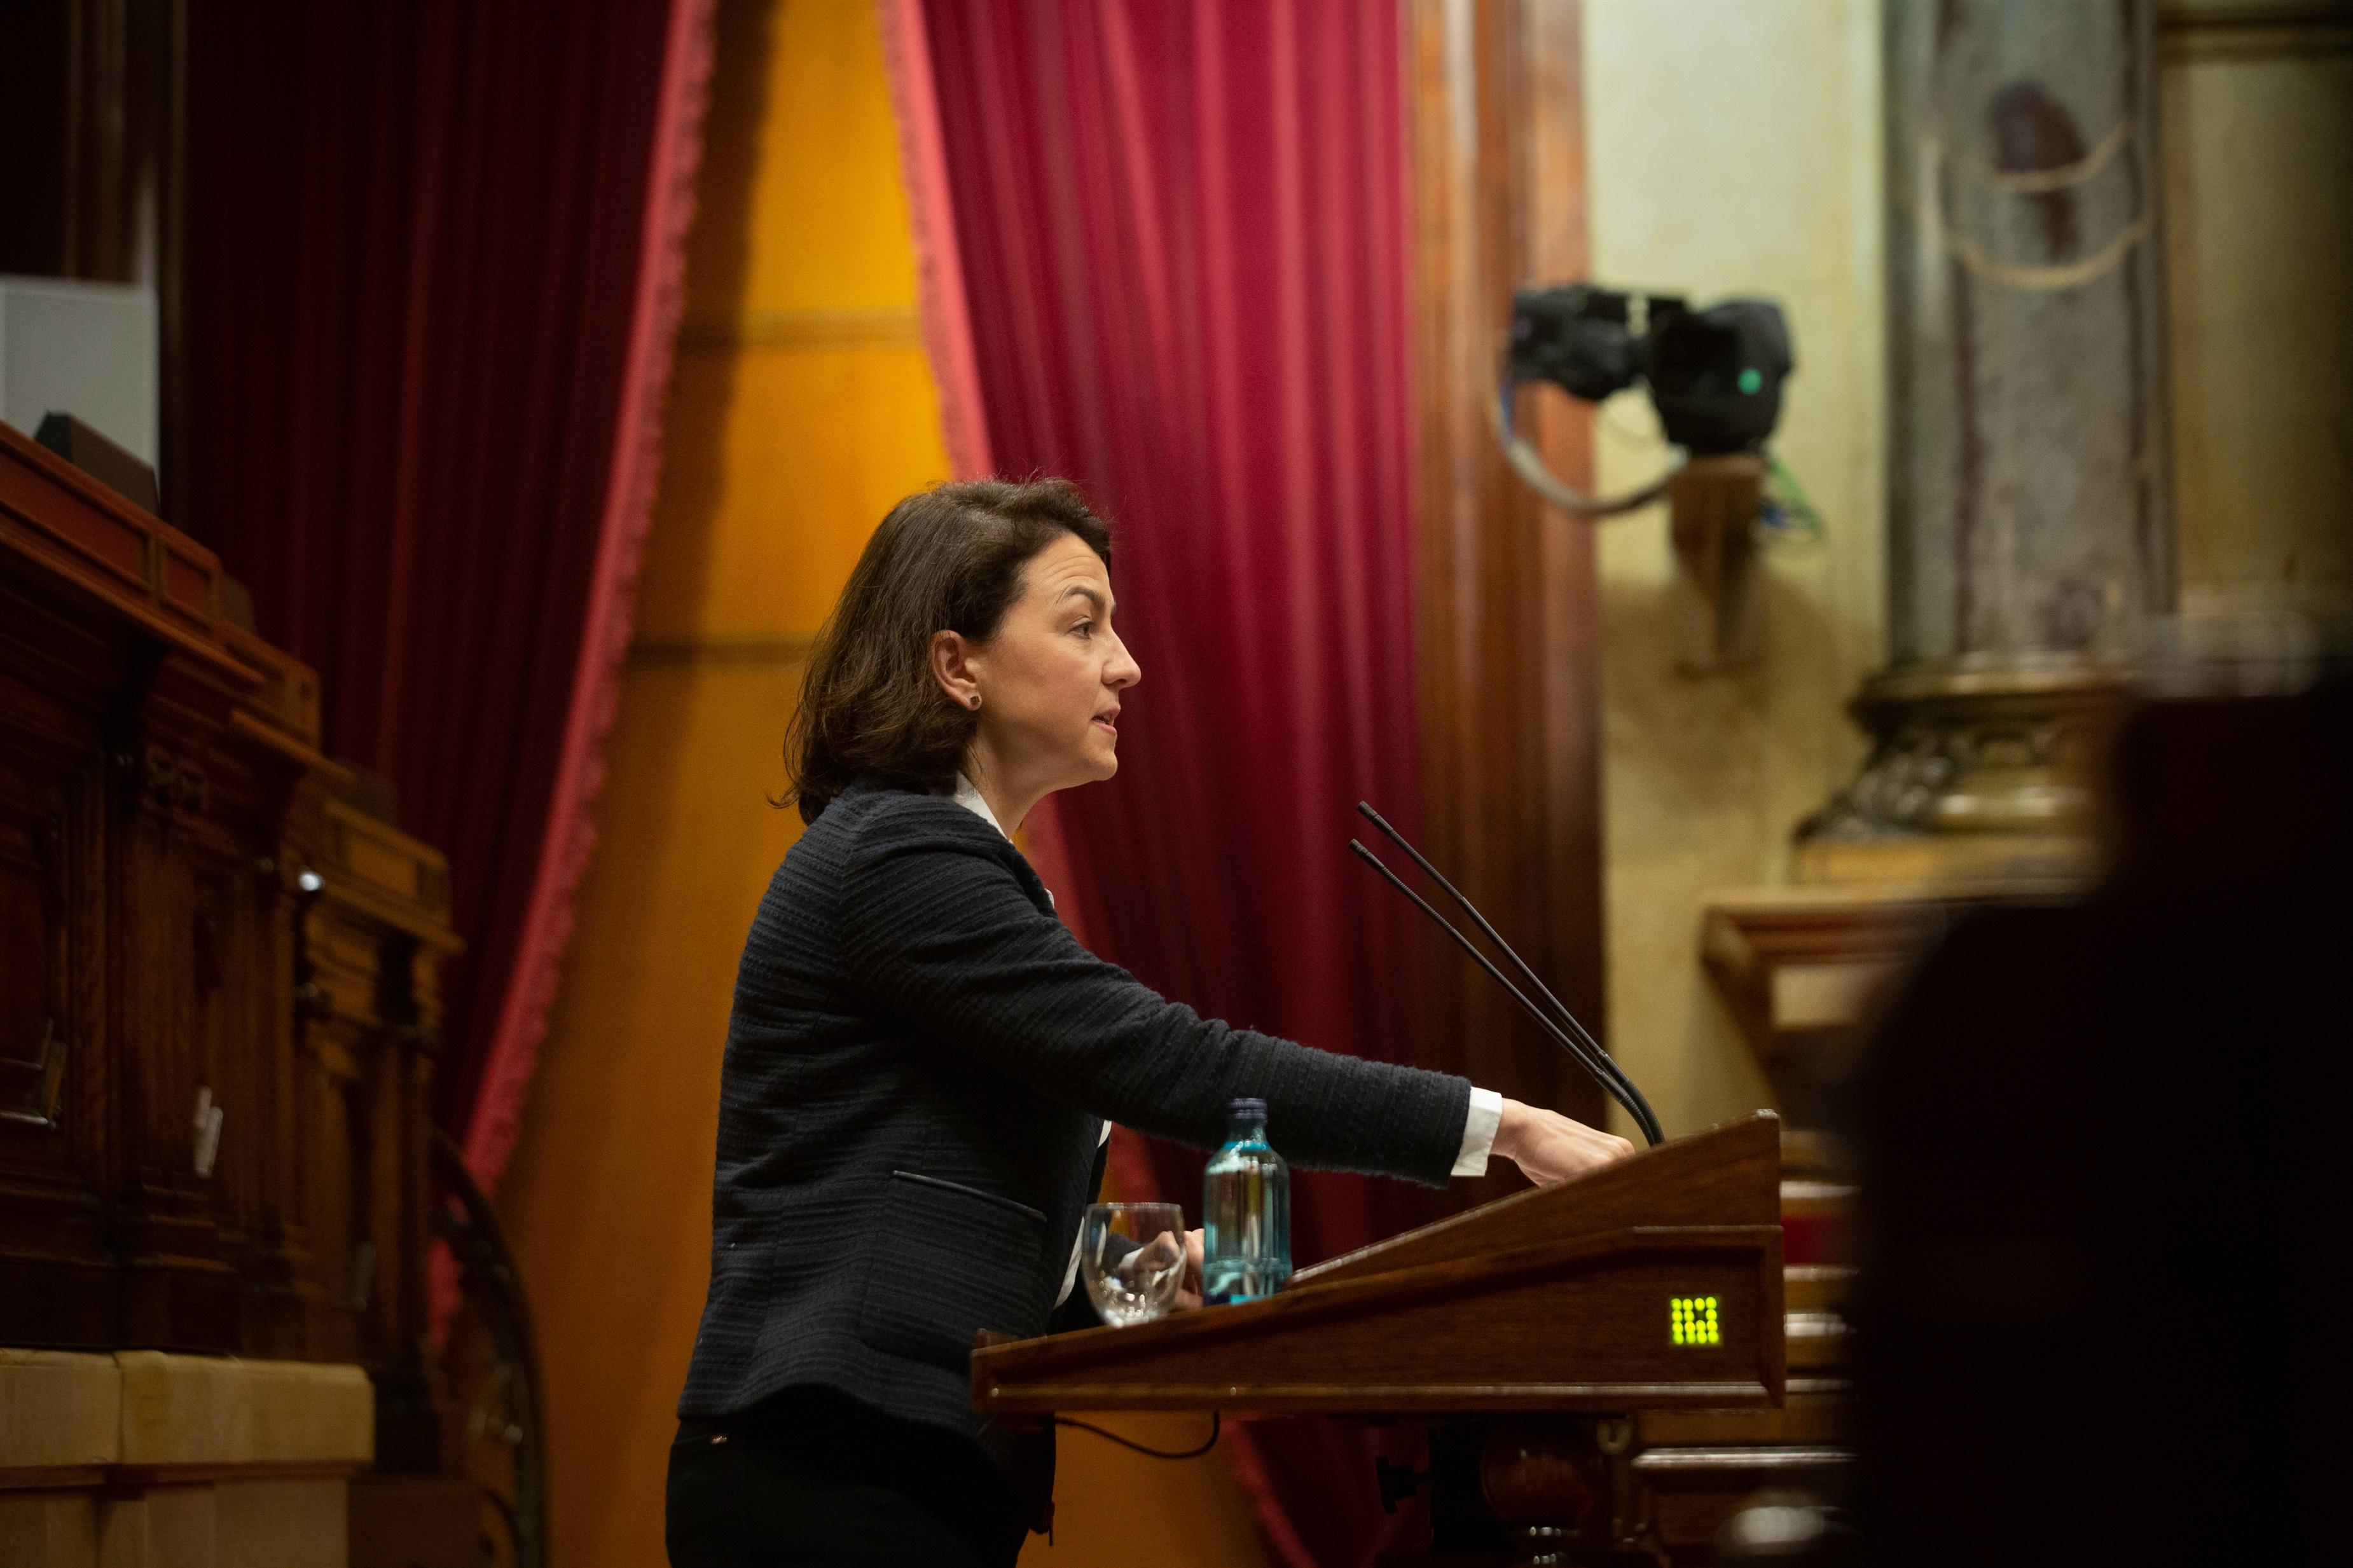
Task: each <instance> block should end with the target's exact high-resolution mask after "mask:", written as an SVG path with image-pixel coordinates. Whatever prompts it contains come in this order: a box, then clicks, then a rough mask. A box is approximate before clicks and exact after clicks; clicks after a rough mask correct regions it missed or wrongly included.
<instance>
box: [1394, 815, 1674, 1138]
mask: <svg viewBox="0 0 2353 1568" xmlns="http://www.w3.org/2000/svg"><path fill="white" fill-rule="evenodd" d="M1356 810H1357V812H1358V813H1359V814H1360V815H1361V816H1363V817H1364V818H1365V820H1366V821H1367V822H1369V823H1371V824H1372V825H1373V826H1375V827H1377V828H1379V829H1380V830H1381V832H1382V833H1383V834H1384V835H1386V836H1387V837H1388V840H1389V842H1390V843H1392V844H1394V845H1396V846H1397V847H1398V848H1400V849H1402V850H1404V851H1405V852H1406V853H1407V854H1408V855H1410V856H1412V857H1413V863H1414V864H1415V865H1417V866H1419V867H1420V868H1421V869H1422V873H1423V875H1425V876H1427V877H1428V878H1429V879H1430V880H1431V881H1433V882H1435V883H1437V884H1438V885H1439V886H1440V887H1441V888H1443V889H1446V892H1447V896H1448V897H1449V898H1451V899H1452V900H1454V901H1455V902H1456V903H1458V904H1460V905H1461V906H1462V910H1463V912H1464V913H1466V914H1468V915H1469V916H1470V917H1471V918H1472V920H1473V921H1477V922H1478V924H1479V929H1480V930H1481V931H1484V932H1486V933H1487V940H1488V941H1489V942H1493V943H1494V944H1495V945H1496V946H1497V947H1499V948H1501V949H1503V950H1504V957H1506V958H1508V959H1510V960H1511V961H1512V966H1513V967H1514V968H1515V969H1517V970H1518V971H1519V972H1520V973H1522V974H1524V975H1525V976H1526V977H1527V982H1528V984H1531V985H1533V986H1535V988H1536V991H1537V993H1538V994H1540V995H1542V996H1543V997H1544V999H1545V1000H1546V1001H1547V1002H1549V1003H1551V1004H1552V1005H1553V1009H1554V1011H1555V1012H1556V1013H1558V1014H1559V1015H1560V1016H1561V1017H1563V1018H1565V1019H1567V1022H1568V1026H1569V1027H1570V1028H1572V1029H1574V1030H1576V1031H1577V1037H1578V1038H1579V1039H1581V1040H1583V1041H1584V1042H1585V1043H1586V1044H1587V1045H1588V1046H1590V1047H1592V1048H1593V1051H1594V1053H1595V1054H1596V1055H1597V1056H1598V1057H1599V1058H1600V1060H1601V1062H1602V1063H1603V1064H1605V1066H1606V1068H1607V1070H1608V1073H1609V1077H1610V1079H1613V1080H1615V1081H1616V1082H1617V1083H1618V1085H1619V1086H1620V1087H1621V1088H1622V1089H1625V1091H1626V1093H1627V1094H1629V1095H1631V1096H1632V1097H1633V1098H1634V1099H1635V1100H1637V1101H1639V1102H1640V1103H1641V1110H1639V1111H1638V1110H1634V1108H1633V1107H1632V1106H1627V1108H1626V1109H1627V1111H1628V1113H1629V1114H1630V1115H1632V1116H1633V1118H1634V1121H1635V1122H1636V1123H1637V1124H1638V1125H1639V1126H1641V1129H1642V1131H1643V1133H1644V1135H1645V1136H1647V1137H1648V1138H1649V1139H1650V1141H1651V1142H1653V1143H1659V1142H1665V1136H1664V1132H1663V1130H1662V1128H1661V1127H1660V1125H1659V1118H1658V1113H1657V1112H1656V1111H1654V1110H1651V1102H1650V1100H1649V1099H1648V1098H1646V1097H1645V1096H1644V1095H1643V1093H1642V1091H1641V1089H1637V1088H1636V1087H1634V1080H1633V1079H1630V1078H1629V1077H1627V1076H1626V1072H1625V1069H1624V1068H1620V1066H1619V1065H1618V1059H1617V1058H1615V1057H1612V1056H1611V1055H1610V1054H1609V1050H1608V1049H1607V1048H1606V1047H1603V1045H1602V1044H1601V1042H1600V1041H1599V1040H1597V1039H1595V1038H1594V1037H1593V1035H1592V1033H1591V1031H1589V1030H1588V1029H1587V1028H1586V1026H1584V1025H1583V1024H1581V1023H1579V1022H1578V1021H1577V1015H1576V1014H1574V1013H1572V1012H1570V1011H1569V1010H1568V1005H1567V1004H1566V1003H1564V1002H1563V1001H1562V1000H1561V999H1560V998H1559V997H1557V996H1556V995H1554V994H1552V988H1551V987H1550V986H1548V985H1546V984H1545V983H1544V981H1543V980H1542V979H1540V978H1539V977H1538V976H1537V974H1536V972H1535V970H1533V969H1531V968H1529V967H1528V965H1527V962H1526V960H1525V959H1523V958H1522V957H1521V956H1520V955H1519V953H1518V952H1517V951H1516V950H1514V948H1513V946H1512V944H1511V943H1510V942H1505V941H1504V933H1503V932H1501V931H1497V930H1496V929H1495V928H1494V927H1493V925H1491V924H1489V923H1488V921H1487V917H1486V916H1484V915H1482V914H1481V913H1480V912H1479V906H1478V905H1476V904H1474V903H1472V901H1471V900H1470V899H1468V898H1467V897H1465V896H1464V894H1463V892H1462V890H1461V889H1459V888H1457V887H1456V886H1455V885H1454V884H1453V883H1451V882H1450V881H1448V880H1447V879H1446V877H1445V874H1444V873H1443V872H1441V871H1440V870H1439V868H1437V867H1435V866H1433V865H1431V864H1430V858H1429V857H1428V856H1426V855H1424V854H1423V853H1422V852H1421V851H1420V850H1419V849H1417V848H1415V847H1413V844H1412V842H1411V841H1410V840H1409V839H1408V838H1407V837H1406V836H1405V835H1404V834H1402V833H1399V832H1398V830H1397V829H1396V828H1394V827H1392V826H1389V823H1388V818H1387V817H1385V816H1382V815H1381V814H1380V813H1379V812H1377V811H1375V810H1374V809H1373V807H1372V803H1371V802H1370V801H1363V800H1360V801H1358V802H1357V803H1356ZM1580 1059H1582V1058H1580ZM1619 1103H1620V1105H1624V1104H1625V1103H1626V1102H1625V1100H1623V1099H1622V1098H1621V1099H1620V1100H1619Z"/></svg>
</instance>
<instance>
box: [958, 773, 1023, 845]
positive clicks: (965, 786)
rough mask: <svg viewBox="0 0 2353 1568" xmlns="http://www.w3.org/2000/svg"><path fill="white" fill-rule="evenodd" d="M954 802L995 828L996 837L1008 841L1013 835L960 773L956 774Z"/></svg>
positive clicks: (985, 798)
mask: <svg viewBox="0 0 2353 1568" xmlns="http://www.w3.org/2000/svg"><path fill="white" fill-rule="evenodd" d="M955 803H956V804H957V805H960V806H962V807H964V808H965V810H966V811H968V812H971V813H972V814H973V815H974V816H977V817H979V818H980V819H981V820H982V821H983V822H986V823H987V824H988V825H989V826H991V827H994V828H995V829H997V837H1001V838H1004V839H1007V840H1008V841H1009V840H1010V839H1011V838H1012V837H1013V835H1011V834H1010V833H1008V832H1006V831H1005V824H1003V823H1001V822H999V821H997V813H995V812H993V811H991V810H989V809H988V801H987V797H986V796H984V795H982V794H981V793H980V791H979V790H978V789H977V788H976V787H974V784H973V782H972V781H971V780H970V779H968V778H966V777H965V776H964V774H963V773H957V774H956V780H955Z"/></svg>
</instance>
